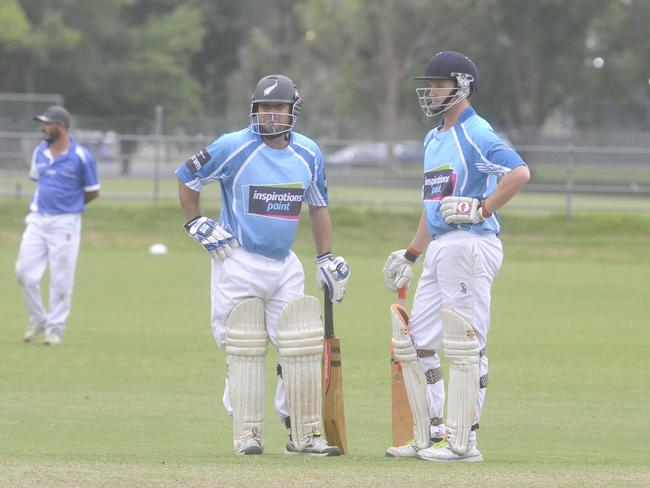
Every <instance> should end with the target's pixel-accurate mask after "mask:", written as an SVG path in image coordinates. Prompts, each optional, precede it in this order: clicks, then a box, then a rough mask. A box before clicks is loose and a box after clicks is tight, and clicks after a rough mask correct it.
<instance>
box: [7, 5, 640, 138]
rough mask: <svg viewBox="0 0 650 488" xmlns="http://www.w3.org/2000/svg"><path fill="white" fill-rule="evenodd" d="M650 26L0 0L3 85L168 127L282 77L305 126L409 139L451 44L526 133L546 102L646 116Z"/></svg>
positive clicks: (431, 12)
mask: <svg viewBox="0 0 650 488" xmlns="http://www.w3.org/2000/svg"><path fill="white" fill-rule="evenodd" d="M649 23H650V2H648V1H646V0H572V1H571V2H566V1H565V0H536V1H534V2H523V1H520V0H435V1H433V2H432V1H431V0H408V1H406V0H404V1H398V0H376V1H373V2H368V1H365V0H265V1H261V0H241V1H239V2H232V1H228V0H186V1H184V2H177V1H176V0H48V1H47V2H43V1H42V0H4V1H3V2H1V3H0V69H1V70H2V73H3V76H2V77H1V78H0V90H2V91H14V92H47V93H53V92H54V93H62V94H63V95H64V96H65V99H66V102H67V104H68V106H69V107H70V109H71V110H73V111H74V112H76V113H77V114H87V115H95V116H113V117H115V116H124V115H133V116H139V117H144V118H147V119H149V120H151V119H152V118H153V112H154V108H155V106H156V105H162V106H163V107H164V108H165V120H166V122H167V124H166V129H167V130H172V129H173V128H174V127H182V128H184V130H205V128H206V127H207V125H206V121H208V120H210V121H211V122H210V123H211V124H212V126H213V127H214V128H215V130H232V129H233V128H235V127H238V126H241V125H242V124H245V123H247V117H246V115H247V111H248V106H249V103H250V94H251V92H252V90H253V87H254V85H255V82H256V81H257V80H258V79H259V78H260V77H261V76H263V75H265V74H270V73H274V72H275V73H278V72H279V73H283V74H286V75H288V76H290V77H292V78H293V79H294V80H295V81H296V83H297V84H298V87H299V89H300V91H301V94H302V96H303V99H304V112H303V115H301V122H300V126H301V129H302V128H304V129H306V130H308V131H309V132H310V133H312V134H314V135H315V136H331V137H348V138H353V137H374V138H381V139H385V140H390V139H396V138H404V137H408V138H419V137H420V136H421V134H422V133H423V132H424V131H426V130H427V129H428V128H430V126H431V123H432V121H431V120H426V119H425V118H424V117H423V116H422V114H421V112H420V110H419V107H418V104H417V99H416V97H415V91H414V89H415V88H416V86H418V85H417V83H416V82H414V80H413V77H414V76H416V75H417V74H420V73H421V72H422V71H423V69H424V67H425V65H426V62H427V61H428V59H429V58H430V56H431V55H432V54H434V53H435V52H437V51H440V50H447V49H451V50H457V51H462V52H466V53H467V54H469V55H470V56H471V57H472V59H473V60H474V61H475V62H476V64H477V66H478V68H479V71H480V74H481V89H480V91H479V94H478V96H477V97H476V98H475V99H474V100H473V104H474V105H475V106H476V107H477V108H478V110H479V111H480V112H481V113H483V114H485V115H486V116H487V117H488V118H489V119H490V120H491V121H493V122H494V124H495V125H496V126H497V127H498V128H500V129H503V130H507V131H508V132H509V133H510V134H511V135H512V137H513V138H514V139H519V140H520V141H531V140H534V138H535V134H536V133H537V132H538V131H539V130H540V128H541V127H543V126H544V124H547V123H548V121H549V120H551V119H552V118H553V117H554V114H557V113H558V111H563V112H565V113H568V112H571V113H572V115H573V112H575V115H576V117H577V118H576V120H577V122H578V124H581V125H588V124H594V123H595V122H600V121H601V120H602V119H603V118H602V117H599V116H598V114H597V112H598V111H601V112H602V111H604V110H609V111H612V110H613V111H614V112H616V113H617V114H618V117H617V122H620V123H621V124H633V125H637V126H638V125H639V124H647V123H648V122H647V121H648V113H649V112H650V107H649V103H650V102H649V100H650V97H649V93H648V92H649V86H648V78H649V77H650V76H649V75H650V74H649V72H648V60H649V59H650V40H649V39H650V37H648V36H647V25H648V24H649ZM596 57H601V58H602V59H604V65H603V66H602V67H600V68H597V67H595V66H594V64H593V60H594V58H596ZM645 127H647V125H646V126H645ZM127 130H128V129H127Z"/></svg>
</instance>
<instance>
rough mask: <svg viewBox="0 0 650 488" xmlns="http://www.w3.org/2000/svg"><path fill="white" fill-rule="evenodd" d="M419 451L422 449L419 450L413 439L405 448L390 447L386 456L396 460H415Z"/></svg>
mask: <svg viewBox="0 0 650 488" xmlns="http://www.w3.org/2000/svg"><path fill="white" fill-rule="evenodd" d="M419 450H420V449H419V448H418V445H417V444H416V442H415V439H411V440H410V441H408V442H407V443H406V444H404V445H403V446H391V447H389V448H388V449H386V452H385V453H384V455H385V456H386V457H395V458H399V457H404V458H414V457H415V456H416V455H417V453H418V451H419Z"/></svg>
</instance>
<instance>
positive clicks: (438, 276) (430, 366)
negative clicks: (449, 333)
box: [409, 230, 503, 423]
mask: <svg viewBox="0 0 650 488" xmlns="http://www.w3.org/2000/svg"><path fill="white" fill-rule="evenodd" d="M502 261H503V249H502V247H501V241H500V240H499V238H498V237H497V236H496V235H495V234H482V235H478V234H472V233H469V232H466V231H463V230H457V231H452V232H448V233H446V234H443V235H441V236H440V237H438V238H437V239H434V240H433V241H431V243H430V244H429V246H428V248H427V251H426V255H425V257H424V265H423V269H422V275H421V277H420V279H419V281H418V285H417V289H416V291H415V296H414V297H413V310H412V313H411V321H410V322H409V332H410V335H411V339H412V340H413V342H414V344H415V347H416V349H422V350H433V351H435V352H436V354H435V355H434V356H427V357H419V358H418V361H419V363H420V365H421V366H422V368H423V370H424V371H425V372H427V371H432V370H433V371H435V370H439V368H440V356H439V354H440V352H441V347H442V315H441V308H442V307H443V306H448V307H451V308H453V309H455V310H457V311H459V312H460V313H462V314H464V315H465V316H466V317H468V319H469V322H470V323H471V324H472V327H473V328H474V331H475V332H476V338H477V339H478V343H479V345H480V347H481V350H483V351H485V348H486V346H487V335H488V331H489V330H490V299H491V292H492V282H493V281H494V277H495V276H496V274H497V272H498V271H499V268H500V267H501V262H502ZM487 375H488V359H487V355H485V353H483V355H482V356H481V360H480V376H481V385H482V386H484V385H487ZM430 376H432V375H428V377H427V379H429V377H430ZM427 397H428V401H429V414H430V416H431V417H432V418H442V417H443V409H444V404H445V388H444V382H443V381H442V380H440V381H436V382H433V383H431V382H429V384H428V388H427ZM484 400H485V387H482V388H481V389H480V390H479V395H478V400H477V405H476V418H475V420H474V423H477V422H478V421H479V419H480V416H481V410H482V408H483V402H484Z"/></svg>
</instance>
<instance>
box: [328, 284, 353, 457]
mask: <svg viewBox="0 0 650 488" xmlns="http://www.w3.org/2000/svg"><path fill="white" fill-rule="evenodd" d="M324 295H325V347H324V350H323V425H324V427H325V438H326V439H327V442H328V444H330V445H333V446H338V448H339V449H340V450H341V454H347V453H348V439H347V436H346V434H345V411H344V408H343V378H342V375H341V342H340V340H339V338H338V337H335V336H334V318H333V316H332V301H331V300H330V298H329V291H328V290H327V289H326V290H325V293H324Z"/></svg>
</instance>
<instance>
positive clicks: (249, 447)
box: [235, 430, 264, 455]
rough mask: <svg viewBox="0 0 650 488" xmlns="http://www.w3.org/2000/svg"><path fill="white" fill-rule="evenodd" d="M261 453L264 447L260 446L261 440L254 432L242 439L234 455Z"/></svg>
mask: <svg viewBox="0 0 650 488" xmlns="http://www.w3.org/2000/svg"><path fill="white" fill-rule="evenodd" d="M263 452H264V446H263V444H262V439H261V438H260V436H259V435H257V432H256V431H255V430H253V432H251V433H250V435H248V436H247V437H245V438H244V439H242V440H241V441H240V443H239V447H237V449H235V454H239V455H251V454H262V453H263Z"/></svg>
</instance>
